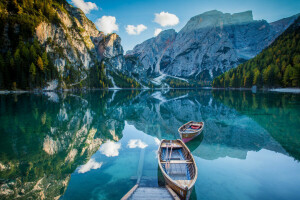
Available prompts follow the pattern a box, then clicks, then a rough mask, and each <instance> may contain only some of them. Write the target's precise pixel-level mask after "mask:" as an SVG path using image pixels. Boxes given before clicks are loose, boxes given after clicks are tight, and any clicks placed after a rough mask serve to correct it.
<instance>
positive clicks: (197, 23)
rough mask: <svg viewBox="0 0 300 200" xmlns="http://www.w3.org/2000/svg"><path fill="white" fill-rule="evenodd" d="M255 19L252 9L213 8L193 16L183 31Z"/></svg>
mask: <svg viewBox="0 0 300 200" xmlns="http://www.w3.org/2000/svg"><path fill="white" fill-rule="evenodd" d="M252 21H253V15H252V11H250V10H249V11H245V12H240V13H234V14H230V13H223V12H221V11H218V10H211V11H208V12H205V13H202V14H200V15H196V16H194V17H192V18H191V19H190V20H189V21H188V23H187V24H186V25H185V27H184V28H183V29H182V31H192V30H195V29H199V28H207V27H218V26H224V25H234V24H241V23H248V22H252Z"/></svg>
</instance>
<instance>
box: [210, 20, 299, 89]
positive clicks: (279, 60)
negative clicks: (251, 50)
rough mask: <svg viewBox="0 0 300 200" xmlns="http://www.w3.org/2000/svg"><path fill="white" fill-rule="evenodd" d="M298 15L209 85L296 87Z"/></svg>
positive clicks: (221, 86)
mask: <svg viewBox="0 0 300 200" xmlns="http://www.w3.org/2000/svg"><path fill="white" fill-rule="evenodd" d="M299 25H300V17H299V18H298V19H297V20H296V21H295V22H294V23H293V24H292V25H291V26H290V27H289V28H288V29H287V30H286V31H285V32H284V33H283V34H282V35H280V36H279V37H278V38H277V39H276V40H275V41H274V42H273V43H272V44H271V45H270V46H269V47H268V48H266V49H264V50H263V51H262V52H261V53H260V54H258V55H257V56H256V57H254V58H253V59H251V60H249V61H247V62H245V63H243V64H241V65H239V66H238V67H237V68H234V69H231V70H229V71H228V72H225V73H224V74H222V75H220V76H218V77H216V78H215V79H214V80H213V87H216V88H224V87H232V88H238V87H245V88H250V87H252V86H253V85H256V86H258V87H300V26H299Z"/></svg>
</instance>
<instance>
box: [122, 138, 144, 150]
mask: <svg viewBox="0 0 300 200" xmlns="http://www.w3.org/2000/svg"><path fill="white" fill-rule="evenodd" d="M127 146H128V147H129V148H131V149H133V148H137V147H138V148H141V149H144V148H146V147H147V146H148V145H147V144H146V143H144V142H142V141H141V140H129V142H128V145H127Z"/></svg>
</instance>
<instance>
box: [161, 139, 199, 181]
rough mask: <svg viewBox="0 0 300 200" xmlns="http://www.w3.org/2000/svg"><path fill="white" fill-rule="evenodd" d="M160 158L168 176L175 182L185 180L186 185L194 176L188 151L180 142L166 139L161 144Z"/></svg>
mask: <svg viewBox="0 0 300 200" xmlns="http://www.w3.org/2000/svg"><path fill="white" fill-rule="evenodd" d="M160 160H161V164H162V167H163V169H164V171H165V173H166V174H168V176H169V177H170V178H171V179H173V180H174V181H176V182H180V181H185V184H184V185H188V184H189V181H190V180H193V179H194V177H195V169H194V165H193V162H192V158H191V156H190V154H189V152H188V151H187V150H186V149H185V148H183V146H182V145H181V144H180V142H178V141H176V142H174V141H172V142H170V141H166V142H164V143H162V145H161V154H160Z"/></svg>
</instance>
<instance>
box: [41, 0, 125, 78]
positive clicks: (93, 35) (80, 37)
mask: <svg viewBox="0 0 300 200" xmlns="http://www.w3.org/2000/svg"><path fill="white" fill-rule="evenodd" d="M56 12H57V15H58V17H59V19H60V21H61V23H60V24H59V25H58V24H53V23H49V22H42V23H40V24H39V25H38V26H37V27H36V36H37V38H38V40H39V42H40V43H41V44H42V45H44V46H46V49H47V52H48V53H50V54H51V56H52V58H53V60H54V63H55V66H56V67H57V69H58V72H59V73H60V74H63V73H66V65H71V66H72V67H73V68H74V69H75V70H76V71H78V74H80V75H79V77H78V81H80V80H82V79H85V78H86V77H87V74H86V73H87V71H88V69H89V68H90V67H92V66H94V64H95V62H96V61H98V62H101V61H103V60H105V62H106V63H107V64H108V65H109V66H112V67H115V68H117V69H120V68H121V66H123V65H124V56H123V48H122V46H121V39H120V37H119V36H118V35H116V34H110V35H104V34H103V32H100V31H98V30H97V28H96V26H95V25H94V24H93V22H91V21H90V20H89V19H88V18H87V17H86V16H85V14H84V13H83V12H82V11H81V10H80V9H78V8H74V7H73V6H71V5H69V4H66V5H65V7H64V9H62V10H60V9H59V8H57V9H56Z"/></svg>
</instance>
